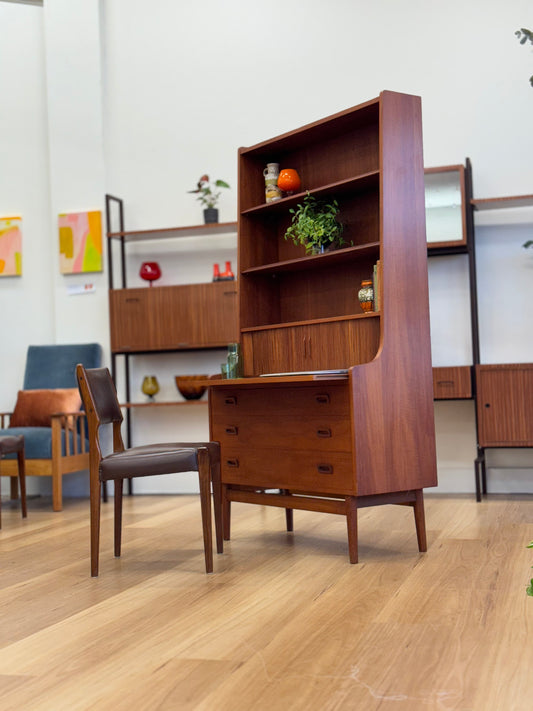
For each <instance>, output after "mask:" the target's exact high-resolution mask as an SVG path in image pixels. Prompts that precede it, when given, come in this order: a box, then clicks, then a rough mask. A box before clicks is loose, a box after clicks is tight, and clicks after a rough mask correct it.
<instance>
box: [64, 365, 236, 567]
mask: <svg viewBox="0 0 533 711" xmlns="http://www.w3.org/2000/svg"><path fill="white" fill-rule="evenodd" d="M76 376H77V379H78V385H79V389H80V393H81V397H82V400H83V404H84V407H85V412H86V414H87V421H88V424H89V461H90V497H91V575H92V576H97V575H98V558H99V539H100V506H101V504H100V490H101V487H102V483H103V482H107V481H111V480H112V481H114V485H115V556H117V557H118V556H120V548H121V533H122V490H123V482H124V479H129V478H132V477H139V476H157V475H160V474H174V473H177V472H189V471H197V472H198V476H199V480H200V503H201V510H202V527H203V537H204V554H205V568H206V572H207V573H211V572H212V571H213V550H212V526H211V482H213V494H214V496H215V523H216V532H217V551H218V552H219V553H222V548H223V543H222V522H221V520H220V514H219V511H220V490H221V485H220V448H219V445H218V442H168V443H162V444H148V445H143V446H139V447H130V448H128V449H126V448H125V447H124V442H123V440H122V435H121V424H122V420H123V417H122V412H121V409H120V405H119V402H118V399H117V394H116V390H115V386H114V384H113V380H112V378H111V374H110V372H109V370H108V369H107V368H93V369H85V368H84V367H83V365H81V364H80V365H78V366H77V367H76ZM102 425H111V426H112V430H113V452H112V453H111V454H108V455H106V456H104V455H103V454H102V450H101V445H100V427H101V426H102Z"/></svg>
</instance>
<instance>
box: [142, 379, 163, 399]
mask: <svg viewBox="0 0 533 711" xmlns="http://www.w3.org/2000/svg"><path fill="white" fill-rule="evenodd" d="M141 390H142V391H143V393H144V394H145V395H148V400H149V402H153V401H154V400H155V398H154V395H157V393H158V392H159V383H158V382H157V378H156V377H155V375H145V376H144V379H143V384H142V387H141Z"/></svg>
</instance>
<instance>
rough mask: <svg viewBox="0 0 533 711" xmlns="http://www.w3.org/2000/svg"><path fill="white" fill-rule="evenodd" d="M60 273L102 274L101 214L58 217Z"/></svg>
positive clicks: (94, 212)
mask: <svg viewBox="0 0 533 711" xmlns="http://www.w3.org/2000/svg"><path fill="white" fill-rule="evenodd" d="M59 264H60V271H61V274H80V273H82V272H101V271H102V214H101V212H99V211H96V210H95V211H93V212H70V213H66V214H61V215H59Z"/></svg>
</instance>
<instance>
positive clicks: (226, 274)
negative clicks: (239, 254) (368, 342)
mask: <svg viewBox="0 0 533 711" xmlns="http://www.w3.org/2000/svg"><path fill="white" fill-rule="evenodd" d="M234 279H235V274H234V273H233V272H232V270H231V262H226V270H225V271H223V272H222V274H221V275H220V281H233V280H234Z"/></svg>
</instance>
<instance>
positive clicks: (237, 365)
mask: <svg viewBox="0 0 533 711" xmlns="http://www.w3.org/2000/svg"><path fill="white" fill-rule="evenodd" d="M226 362H227V369H228V372H227V377H228V378H242V359H241V347H240V346H239V344H238V343H230V344H229V345H228V357H227V360H226Z"/></svg>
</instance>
